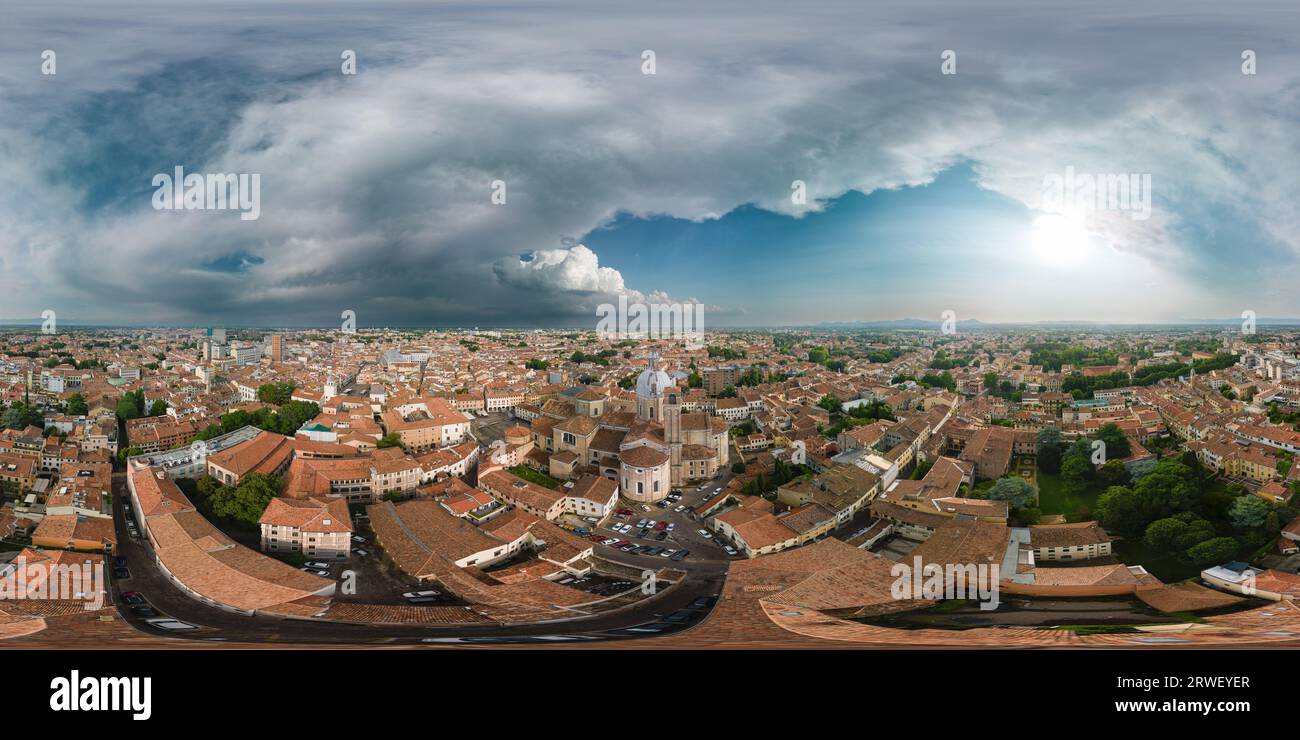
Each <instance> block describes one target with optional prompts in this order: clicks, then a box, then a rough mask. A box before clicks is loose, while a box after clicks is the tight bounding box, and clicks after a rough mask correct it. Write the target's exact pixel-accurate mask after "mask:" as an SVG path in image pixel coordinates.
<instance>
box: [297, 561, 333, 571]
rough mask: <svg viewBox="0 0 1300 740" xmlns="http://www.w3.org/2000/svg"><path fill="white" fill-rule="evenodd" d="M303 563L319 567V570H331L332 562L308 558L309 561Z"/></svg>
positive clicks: (311, 566) (309, 566) (310, 566)
mask: <svg viewBox="0 0 1300 740" xmlns="http://www.w3.org/2000/svg"><path fill="white" fill-rule="evenodd" d="M303 565H305V566H307V567H308V568H317V569H319V570H329V569H330V564H329V563H324V562H321V561H319V560H308V561H307V562H305V563H303Z"/></svg>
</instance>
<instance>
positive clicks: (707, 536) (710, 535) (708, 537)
mask: <svg viewBox="0 0 1300 740" xmlns="http://www.w3.org/2000/svg"><path fill="white" fill-rule="evenodd" d="M695 531H696V532H699V534H700V536H701V537H703V538H704V539H706V540H711V539H713V533H712V532H710V531H709V530H707V529H697V530H695Z"/></svg>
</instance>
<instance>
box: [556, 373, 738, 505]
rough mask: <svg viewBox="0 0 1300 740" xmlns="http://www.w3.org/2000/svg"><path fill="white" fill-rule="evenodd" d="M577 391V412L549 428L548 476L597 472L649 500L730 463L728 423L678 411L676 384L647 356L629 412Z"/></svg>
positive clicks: (630, 495)
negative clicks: (550, 436)
mask: <svg viewBox="0 0 1300 740" xmlns="http://www.w3.org/2000/svg"><path fill="white" fill-rule="evenodd" d="M580 398H581V402H580V403H578V404H577V408H576V409H575V410H576V411H577V413H575V414H574V415H572V416H570V417H568V418H567V419H564V420H563V421H560V422H557V423H555V424H554V425H552V427H551V435H552V438H551V445H550V449H551V451H550V456H549V458H548V467H549V470H548V472H549V473H550V475H551V476H552V477H554V478H558V479H561V480H567V479H573V478H577V477H580V476H581V475H582V474H584V473H587V472H595V473H597V474H599V475H602V476H604V477H606V478H610V479H613V480H616V481H618V484H619V488H620V489H621V491H622V495H623V496H624V497H625V498H628V499H631V500H633V501H641V502H654V501H658V500H660V499H662V498H664V497H665V496H667V495H668V493H669V492H670V491H671V490H672V489H673V488H676V487H679V486H682V485H685V484H689V483H691V482H693V481H700V480H706V479H708V478H712V477H714V476H715V475H717V474H718V471H719V470H721V469H722V468H723V467H724V466H725V465H727V464H728V454H729V453H728V431H727V422H726V421H725V420H723V419H722V418H720V417H716V416H712V415H710V414H708V413H706V412H702V411H700V412H684V411H683V410H682V404H683V396H682V392H681V390H680V389H678V388H677V386H676V385H675V384H674V383H673V380H672V378H671V377H670V376H669V375H668V374H667V373H666V372H664V371H663V370H661V369H660V368H659V364H658V358H657V357H655V356H653V355H652V356H651V357H650V359H649V362H648V364H647V367H646V369H645V370H644V371H642V373H641V375H640V376H639V377H638V378H637V383H636V413H635V415H633V414H630V413H627V412H617V411H608V410H607V406H606V404H604V403H602V402H601V400H600V399H599V398H595V397H594V392H593V391H591V390H588V391H584V392H583V396H582V397H580Z"/></svg>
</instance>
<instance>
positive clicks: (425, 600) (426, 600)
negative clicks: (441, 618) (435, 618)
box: [406, 596, 437, 604]
mask: <svg viewBox="0 0 1300 740" xmlns="http://www.w3.org/2000/svg"><path fill="white" fill-rule="evenodd" d="M435 601H437V599H435V598H434V597H432V596H417V597H415V598H414V599H407V600H406V603H408V604H432V603H433V602H435Z"/></svg>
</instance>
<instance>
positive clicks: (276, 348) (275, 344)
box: [271, 334, 284, 362]
mask: <svg viewBox="0 0 1300 740" xmlns="http://www.w3.org/2000/svg"><path fill="white" fill-rule="evenodd" d="M271 362H284V337H281V336H280V335H279V334H272V335H271Z"/></svg>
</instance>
